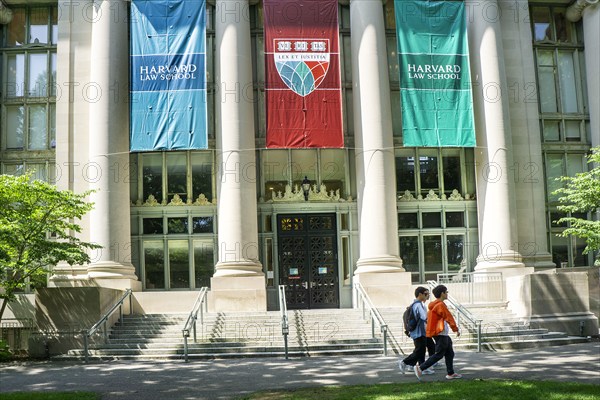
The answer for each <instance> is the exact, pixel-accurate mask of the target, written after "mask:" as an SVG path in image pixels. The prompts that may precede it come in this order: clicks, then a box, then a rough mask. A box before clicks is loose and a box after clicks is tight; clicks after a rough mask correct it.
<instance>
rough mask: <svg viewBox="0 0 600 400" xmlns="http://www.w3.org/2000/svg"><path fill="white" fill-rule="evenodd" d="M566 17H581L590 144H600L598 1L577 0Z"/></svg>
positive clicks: (599, 20) (599, 18) (574, 20)
mask: <svg viewBox="0 0 600 400" xmlns="http://www.w3.org/2000/svg"><path fill="white" fill-rule="evenodd" d="M566 17H567V19H568V20H569V21H571V22H577V21H579V20H580V19H581V18H582V17H583V35H584V37H583V41H584V43H585V44H586V46H585V73H586V82H587V93H588V104H589V110H590V128H591V131H592V146H593V147H596V146H600V97H599V96H598V93H600V47H599V46H598V38H599V37H600V3H599V2H598V0H577V1H575V2H574V3H573V5H571V6H570V7H569V8H568V9H567V14H566Z"/></svg>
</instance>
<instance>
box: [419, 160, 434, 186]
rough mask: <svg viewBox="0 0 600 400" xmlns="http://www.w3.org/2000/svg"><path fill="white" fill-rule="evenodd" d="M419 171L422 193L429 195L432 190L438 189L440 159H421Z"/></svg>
mask: <svg viewBox="0 0 600 400" xmlns="http://www.w3.org/2000/svg"><path fill="white" fill-rule="evenodd" d="M419 169H420V174H421V193H427V192H429V190H430V189H438V188H439V184H438V158H437V157H432V156H421V157H419Z"/></svg>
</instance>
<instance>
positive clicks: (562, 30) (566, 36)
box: [553, 8, 572, 43]
mask: <svg viewBox="0 0 600 400" xmlns="http://www.w3.org/2000/svg"><path fill="white" fill-rule="evenodd" d="M553 14H554V29H555V31H556V41H557V42H563V43H568V42H571V41H572V38H571V36H572V35H571V23H570V22H569V21H567V18H566V17H565V14H566V9H564V8H555V9H554V10H553Z"/></svg>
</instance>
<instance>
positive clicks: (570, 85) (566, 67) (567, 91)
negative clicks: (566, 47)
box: [558, 51, 578, 113]
mask: <svg viewBox="0 0 600 400" xmlns="http://www.w3.org/2000/svg"><path fill="white" fill-rule="evenodd" d="M558 81H559V83H560V99H561V104H562V112H564V113H572V112H577V110H578V107H577V92H576V89H575V85H576V83H575V63H574V61H573V52H571V51H560V52H559V53H558Z"/></svg>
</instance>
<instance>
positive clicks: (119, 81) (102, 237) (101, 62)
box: [83, 0, 141, 289]
mask: <svg viewBox="0 0 600 400" xmlns="http://www.w3.org/2000/svg"><path fill="white" fill-rule="evenodd" d="M93 11H94V13H93V20H92V46H91V54H92V55H93V56H92V59H91V69H90V83H89V86H88V88H87V92H86V93H87V96H88V98H89V108H90V118H89V163H88V166H87V168H84V169H83V172H84V179H86V180H87V181H88V183H89V185H90V189H92V190H94V191H95V192H94V193H93V194H92V195H91V196H90V200H91V201H92V202H93V203H94V209H93V210H92V211H91V212H90V228H89V229H90V241H91V242H94V243H97V244H100V245H101V246H102V249H101V250H99V251H97V252H96V253H95V254H93V255H92V262H91V263H90V265H89V266H88V276H89V278H90V279H94V280H95V281H97V283H98V284H99V285H100V286H104V287H112V288H129V287H133V288H135V289H139V288H141V282H139V281H137V277H136V275H135V268H134V267H133V265H132V264H131V234H130V223H129V222H130V214H129V204H130V201H129V183H127V182H128V179H127V176H124V175H123V171H128V169H127V165H128V163H129V108H128V104H129V96H128V85H129V78H128V77H129V68H128V57H129V53H128V46H126V45H125V44H124V43H126V42H127V2H126V1H125V0H96V1H94V3H93Z"/></svg>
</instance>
